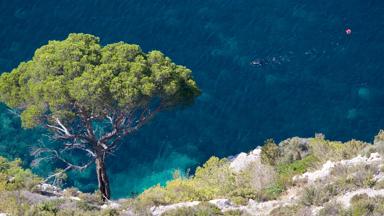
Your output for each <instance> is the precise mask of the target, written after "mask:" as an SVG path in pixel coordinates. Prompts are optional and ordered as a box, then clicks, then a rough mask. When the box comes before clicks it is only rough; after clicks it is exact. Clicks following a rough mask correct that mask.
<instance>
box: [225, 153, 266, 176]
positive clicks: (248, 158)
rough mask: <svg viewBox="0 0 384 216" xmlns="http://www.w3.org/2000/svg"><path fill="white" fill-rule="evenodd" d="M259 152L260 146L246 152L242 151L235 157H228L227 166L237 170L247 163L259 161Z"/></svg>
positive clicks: (243, 167)
mask: <svg viewBox="0 0 384 216" xmlns="http://www.w3.org/2000/svg"><path fill="white" fill-rule="evenodd" d="M260 153H261V147H258V148H256V149H255V150H253V151H251V152H250V153H248V154H247V153H244V152H242V153H240V154H238V155H236V156H235V157H233V158H230V160H231V164H230V165H229V167H231V168H232V169H233V170H234V171H235V172H239V171H241V170H243V169H245V168H246V167H247V166H248V165H249V164H251V163H253V162H256V161H257V162H258V161H260Z"/></svg>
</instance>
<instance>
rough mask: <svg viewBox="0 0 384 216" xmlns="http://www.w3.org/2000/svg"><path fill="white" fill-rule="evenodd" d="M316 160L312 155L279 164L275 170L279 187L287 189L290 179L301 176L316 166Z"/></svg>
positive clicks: (290, 182) (290, 183)
mask: <svg viewBox="0 0 384 216" xmlns="http://www.w3.org/2000/svg"><path fill="white" fill-rule="evenodd" d="M317 161H318V159H317V158H316V157H315V156H314V155H308V156H306V157H305V158H303V159H302V160H297V161H294V162H292V163H289V164H279V165H277V167H276V169H277V172H278V175H279V177H278V184H279V185H280V187H283V188H287V187H288V186H290V185H292V178H293V176H295V175H298V174H303V173H305V172H306V171H307V170H309V168H311V167H313V166H314V164H316V163H317Z"/></svg>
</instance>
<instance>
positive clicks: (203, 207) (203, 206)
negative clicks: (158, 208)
mask: <svg viewBox="0 0 384 216" xmlns="http://www.w3.org/2000/svg"><path fill="white" fill-rule="evenodd" d="M162 215H163V216H214V215H217V216H219V215H224V214H223V213H222V212H221V211H220V209H219V208H217V207H216V206H215V205H213V204H210V203H208V202H202V203H200V204H199V205H197V206H194V207H182V208H177V209H174V210H170V211H167V212H165V213H164V214H162Z"/></svg>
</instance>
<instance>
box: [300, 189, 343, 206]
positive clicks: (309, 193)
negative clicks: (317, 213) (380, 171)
mask: <svg viewBox="0 0 384 216" xmlns="http://www.w3.org/2000/svg"><path fill="white" fill-rule="evenodd" d="M340 192H341V188H338V186H337V185H335V184H326V185H322V184H319V185H310V186H308V187H306V188H304V190H303V193H302V194H301V196H300V202H301V203H302V204H303V205H305V206H311V205H315V206H321V205H323V204H324V203H326V202H328V201H330V199H331V198H333V197H335V196H336V195H338V194H339V193H340Z"/></svg>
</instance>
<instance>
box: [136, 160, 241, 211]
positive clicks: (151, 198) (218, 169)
mask: <svg viewBox="0 0 384 216" xmlns="http://www.w3.org/2000/svg"><path fill="white" fill-rule="evenodd" d="M234 189H235V176H234V174H233V172H232V171H231V170H230V168H229V164H228V161H227V160H226V159H221V160H220V159H219V158H217V157H211V158H210V159H209V160H208V161H207V162H206V163H205V164H204V165H203V166H202V167H198V168H197V169H196V172H195V175H194V176H192V177H190V178H177V179H174V180H172V181H169V182H167V184H166V186H165V187H162V186H160V185H157V186H155V187H152V188H150V189H148V190H146V191H144V192H143V193H142V194H141V195H140V196H139V197H138V200H139V203H136V204H137V205H138V206H139V208H143V206H150V205H165V204H170V203H177V202H185V201H193V200H199V201H207V200H211V199H214V198H218V197H224V196H225V195H227V194H229V193H230V192H231V191H232V190H234Z"/></svg>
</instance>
